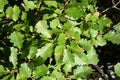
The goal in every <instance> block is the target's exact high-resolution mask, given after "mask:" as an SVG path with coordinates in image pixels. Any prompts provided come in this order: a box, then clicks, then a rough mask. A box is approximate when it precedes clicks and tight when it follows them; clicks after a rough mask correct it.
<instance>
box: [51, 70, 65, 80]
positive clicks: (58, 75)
mask: <svg viewBox="0 0 120 80" xmlns="http://www.w3.org/2000/svg"><path fill="white" fill-rule="evenodd" d="M51 77H53V78H56V80H66V79H65V77H64V76H63V74H62V73H61V72H59V71H57V70H54V71H53V72H52V74H51Z"/></svg>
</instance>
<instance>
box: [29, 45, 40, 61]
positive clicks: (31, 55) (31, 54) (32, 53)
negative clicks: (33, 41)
mask: <svg viewBox="0 0 120 80" xmlns="http://www.w3.org/2000/svg"><path fill="white" fill-rule="evenodd" d="M37 49H38V48H37V47H36V46H30V48H29V54H28V56H27V57H28V59H32V58H34V57H35V55H36V53H37Z"/></svg>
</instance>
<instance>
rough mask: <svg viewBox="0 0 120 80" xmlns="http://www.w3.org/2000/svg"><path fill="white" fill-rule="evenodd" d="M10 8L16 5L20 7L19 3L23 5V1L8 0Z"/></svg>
mask: <svg viewBox="0 0 120 80" xmlns="http://www.w3.org/2000/svg"><path fill="white" fill-rule="evenodd" d="M8 2H9V4H10V6H14V5H18V6H20V4H21V3H23V0H8Z"/></svg>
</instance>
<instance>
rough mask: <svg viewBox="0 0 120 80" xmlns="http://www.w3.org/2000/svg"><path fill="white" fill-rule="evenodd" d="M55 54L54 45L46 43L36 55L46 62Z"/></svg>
mask: <svg viewBox="0 0 120 80" xmlns="http://www.w3.org/2000/svg"><path fill="white" fill-rule="evenodd" d="M52 52H53V44H52V43H46V44H45V45H44V46H43V47H41V48H40V49H38V52H37V54H36V56H37V57H39V56H40V57H42V58H43V59H44V60H46V59H47V58H48V57H50V56H51V54H52Z"/></svg>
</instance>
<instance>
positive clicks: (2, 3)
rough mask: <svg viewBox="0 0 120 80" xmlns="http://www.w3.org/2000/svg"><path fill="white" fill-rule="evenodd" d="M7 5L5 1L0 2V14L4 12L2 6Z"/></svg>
mask: <svg viewBox="0 0 120 80" xmlns="http://www.w3.org/2000/svg"><path fill="white" fill-rule="evenodd" d="M6 4H8V1H7V0H0V12H2V11H3V10H4V6H5V5H6Z"/></svg>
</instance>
